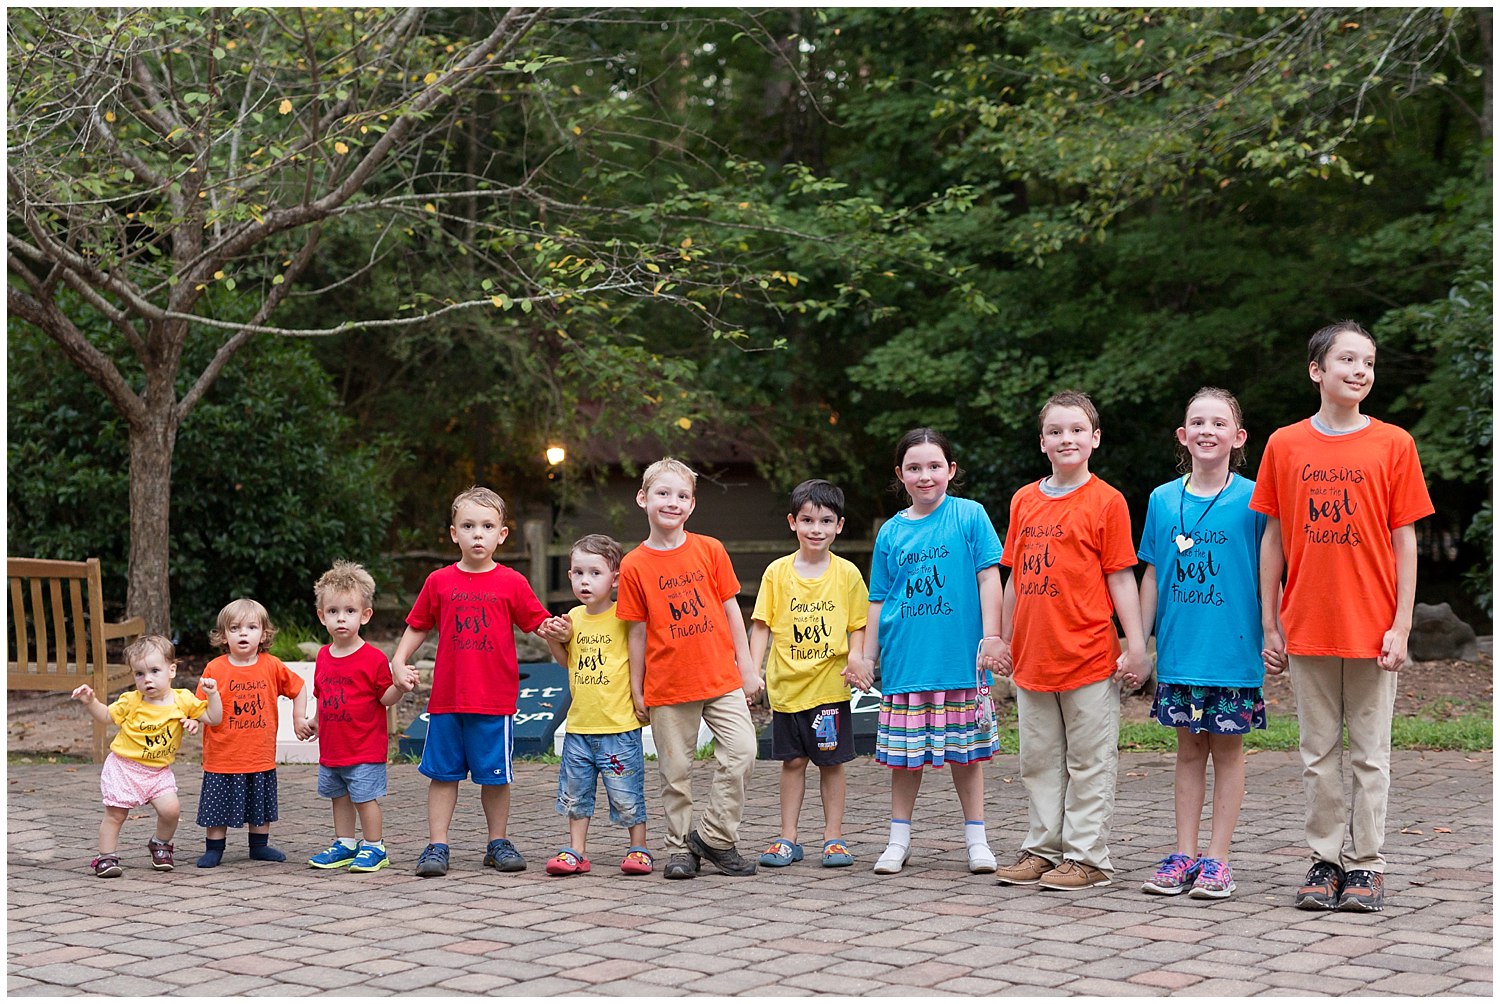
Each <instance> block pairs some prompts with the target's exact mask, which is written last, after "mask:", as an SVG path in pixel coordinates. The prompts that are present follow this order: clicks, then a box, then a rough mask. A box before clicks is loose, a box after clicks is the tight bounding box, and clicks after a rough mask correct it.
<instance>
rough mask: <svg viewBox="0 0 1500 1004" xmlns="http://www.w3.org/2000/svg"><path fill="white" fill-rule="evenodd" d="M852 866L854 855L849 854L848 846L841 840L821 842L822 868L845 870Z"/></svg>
mask: <svg viewBox="0 0 1500 1004" xmlns="http://www.w3.org/2000/svg"><path fill="white" fill-rule="evenodd" d="M852 864H854V855H853V854H850V853H849V846H848V845H847V844H845V843H844V842H843V841H842V840H825V841H823V867H824V868H847V867H849V866H850V865H852Z"/></svg>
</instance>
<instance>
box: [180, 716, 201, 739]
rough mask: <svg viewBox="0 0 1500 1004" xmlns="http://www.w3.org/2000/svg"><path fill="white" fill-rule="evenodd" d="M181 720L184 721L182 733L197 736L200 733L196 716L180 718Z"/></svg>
mask: <svg viewBox="0 0 1500 1004" xmlns="http://www.w3.org/2000/svg"><path fill="white" fill-rule="evenodd" d="M180 721H181V722H182V734H183V735H185V736H196V735H197V734H198V719H196V718H183V719H180Z"/></svg>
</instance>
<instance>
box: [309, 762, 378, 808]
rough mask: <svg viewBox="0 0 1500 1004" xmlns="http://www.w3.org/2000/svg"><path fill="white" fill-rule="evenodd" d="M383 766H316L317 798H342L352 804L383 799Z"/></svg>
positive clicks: (369, 764)
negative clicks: (346, 797) (347, 798)
mask: <svg viewBox="0 0 1500 1004" xmlns="http://www.w3.org/2000/svg"><path fill="white" fill-rule="evenodd" d="M385 791H386V780H385V764H383V763H352V764H350V765H348V766H347V767H324V766H323V765H322V764H319V765H318V797H319V798H343V797H344V796H345V795H348V796H349V800H350V801H352V802H371V801H374V800H375V799H377V798H384V797H385Z"/></svg>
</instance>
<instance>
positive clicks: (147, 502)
mask: <svg viewBox="0 0 1500 1004" xmlns="http://www.w3.org/2000/svg"><path fill="white" fill-rule="evenodd" d="M176 445H177V420H176V416H175V414H174V412H173V408H172V402H170V401H168V402H167V404H166V407H160V406H157V407H152V408H151V409H150V411H149V412H148V414H147V417H146V420H145V421H144V422H142V423H133V424H132V425H131V426H130V567H129V585H128V588H127V592H126V597H125V606H126V609H127V610H128V611H129V613H130V615H131V616H140V617H144V618H145V619H146V630H147V631H150V632H153V633H158V634H164V635H167V636H168V637H171V633H172V631H171V629H172V593H171V587H170V585H169V580H168V571H169V568H170V557H171V536H170V532H171V525H170V524H171V518H170V517H171V508H172V451H173V449H174V448H175V447H176Z"/></svg>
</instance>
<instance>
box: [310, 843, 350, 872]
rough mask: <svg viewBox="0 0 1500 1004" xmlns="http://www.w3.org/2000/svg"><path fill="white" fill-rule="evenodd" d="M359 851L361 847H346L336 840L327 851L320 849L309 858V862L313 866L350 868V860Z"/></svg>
mask: <svg viewBox="0 0 1500 1004" xmlns="http://www.w3.org/2000/svg"><path fill="white" fill-rule="evenodd" d="M358 853H359V848H358V847H357V846H355V847H346V846H345V845H344V844H342V843H340V842H339V841H337V840H335V841H334V842H333V843H332V844H330V845H329V846H328V849H327V850H325V851H319V852H318V853H316V854H314V855H313V856H312V857H310V858H308V859H307V863H308V864H309V865H310V866H312V867H313V868H348V867H349V862H351V861H353V860H354V856H355V855H356V854H358Z"/></svg>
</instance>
